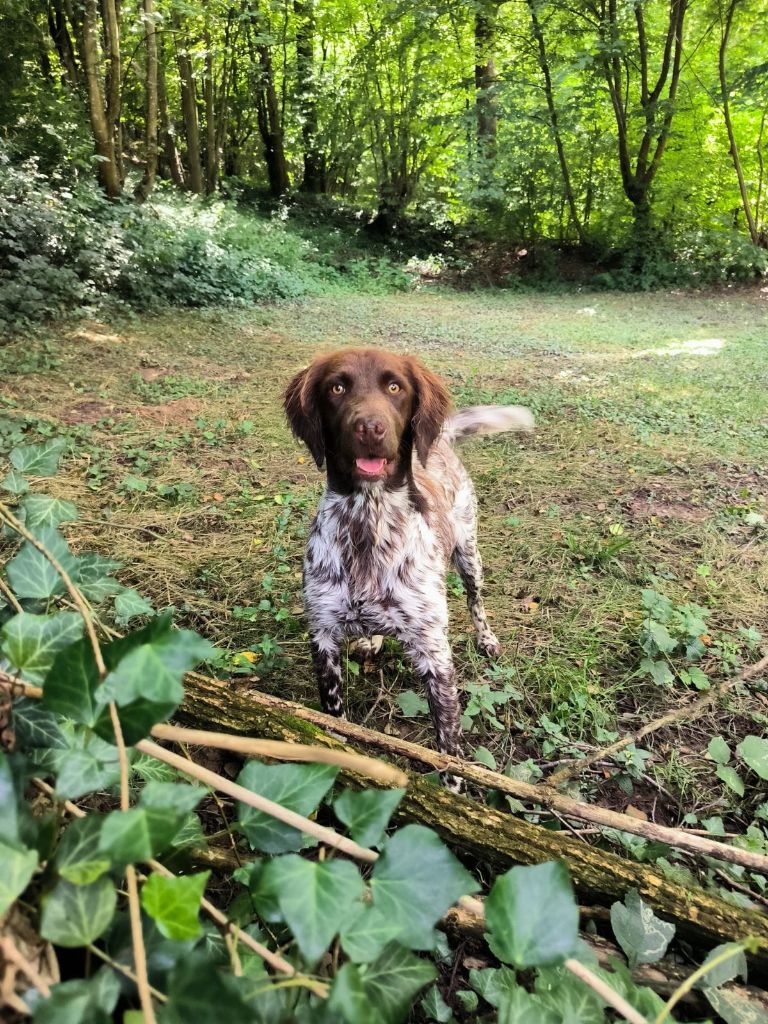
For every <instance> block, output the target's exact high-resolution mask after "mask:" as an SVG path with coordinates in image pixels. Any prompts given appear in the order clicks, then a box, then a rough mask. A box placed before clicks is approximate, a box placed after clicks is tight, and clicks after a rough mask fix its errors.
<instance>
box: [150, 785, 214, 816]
mask: <svg viewBox="0 0 768 1024" xmlns="http://www.w3.org/2000/svg"><path fill="white" fill-rule="evenodd" d="M207 793H208V790H207V789H205V788H204V787H203V786H192V785H190V784H189V783H186V782H165V781H162V780H152V781H150V782H148V783H147V785H146V786H145V787H144V789H142V791H141V795H140V796H139V806H140V807H153V808H155V809H156V810H164V809H166V810H169V811H171V812H173V813H174V814H188V813H189V812H190V811H194V809H195V808H196V807H197V805H198V804H199V803H200V801H201V800H202V799H203V797H205V796H206V795H207Z"/></svg>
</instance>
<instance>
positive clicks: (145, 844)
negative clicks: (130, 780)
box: [99, 807, 184, 864]
mask: <svg viewBox="0 0 768 1024" xmlns="http://www.w3.org/2000/svg"><path fill="white" fill-rule="evenodd" d="M183 817H184V815H183V814H174V813H173V812H171V811H170V810H169V809H168V808H167V807H163V808H153V807H131V808H130V810H128V811H112V812H111V813H110V814H108V815H107V816H106V817H105V818H104V823H103V825H102V829H101V839H100V842H99V847H100V849H101V850H102V851H103V852H104V853H106V854H107V855H108V856H109V857H111V859H112V860H114V861H117V862H118V863H120V864H135V863H136V862H137V861H142V860H149V859H150V858H151V857H156V856H157V855H158V854H159V853H162V852H163V850H165V849H166V848H167V847H168V846H169V845H170V843H171V840H172V839H173V837H174V836H175V835H176V833H177V832H178V831H179V828H180V826H181V823H182V820H183Z"/></svg>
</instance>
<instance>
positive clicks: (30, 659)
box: [0, 612, 83, 683]
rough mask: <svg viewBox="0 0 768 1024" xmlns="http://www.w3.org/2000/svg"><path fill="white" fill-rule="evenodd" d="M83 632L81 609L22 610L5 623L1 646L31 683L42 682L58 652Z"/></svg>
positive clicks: (11, 661) (12, 662) (10, 660)
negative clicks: (34, 612)
mask: <svg viewBox="0 0 768 1024" xmlns="http://www.w3.org/2000/svg"><path fill="white" fill-rule="evenodd" d="M82 633H83V620H82V618H81V616H80V615H78V613H77V612H58V614H56V615H32V614H31V613H30V612H19V613H18V615H14V617H13V618H12V619H9V620H8V622H6V623H5V625H4V626H3V628H2V638H3V642H2V645H1V646H0V649H2V651H3V653H4V654H5V656H6V658H7V659H8V661H9V662H10V663H11V665H13V667H14V668H16V669H18V670H19V672H21V674H22V675H23V676H24V678H25V679H26V681H27V682H29V683H42V682H43V680H44V679H45V677H46V674H47V673H48V671H49V670H50V667H51V665H52V664H53V660H54V658H55V656H56V654H58V652H59V651H61V650H63V648H65V647H67V646H68V645H69V644H71V643H73V642H74V641H75V640H77V639H78V637H80V636H82Z"/></svg>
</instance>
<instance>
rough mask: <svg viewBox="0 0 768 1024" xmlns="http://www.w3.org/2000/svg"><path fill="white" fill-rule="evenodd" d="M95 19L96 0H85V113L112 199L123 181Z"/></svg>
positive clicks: (104, 184) (104, 185)
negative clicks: (103, 86) (103, 82)
mask: <svg viewBox="0 0 768 1024" xmlns="http://www.w3.org/2000/svg"><path fill="white" fill-rule="evenodd" d="M97 18H98V15H97V11H96V0H86V2H85V4H84V5H83V20H82V23H81V56H80V59H81V63H82V65H83V70H84V71H85V84H86V92H87V96H88V116H89V119H90V122H91V131H92V133H93V141H94V145H95V149H96V155H97V156H98V157H99V166H98V175H99V181H100V182H101V185H102V188H103V189H104V191H105V192H106V193H107V195H108V196H109V198H110V199H115V198H116V197H117V196H119V195H120V193H121V192H122V189H123V183H122V178H121V175H120V169H119V167H118V164H117V160H116V158H115V142H114V136H113V134H112V130H111V125H110V122H109V120H108V118H107V114H106V110H105V107H104V97H103V94H102V89H101V77H100V74H99V62H100V61H99V43H98V29H97Z"/></svg>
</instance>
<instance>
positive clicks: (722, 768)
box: [716, 764, 744, 796]
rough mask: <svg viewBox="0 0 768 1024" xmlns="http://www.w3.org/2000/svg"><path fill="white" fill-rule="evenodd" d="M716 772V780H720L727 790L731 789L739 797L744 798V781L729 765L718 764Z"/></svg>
mask: <svg viewBox="0 0 768 1024" xmlns="http://www.w3.org/2000/svg"><path fill="white" fill-rule="evenodd" d="M716 771H717V777H718V779H721V780H722V781H723V782H724V783H725V784H726V786H728V788H729V789H732V790H733V791H734V793H737V794H738V795H739V796H744V780H743V779H742V778H741V776H740V775H739V773H738V772H737V771H736V769H735V768H731V766H730V765H726V764H719V765H718V766H717V769H716Z"/></svg>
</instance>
